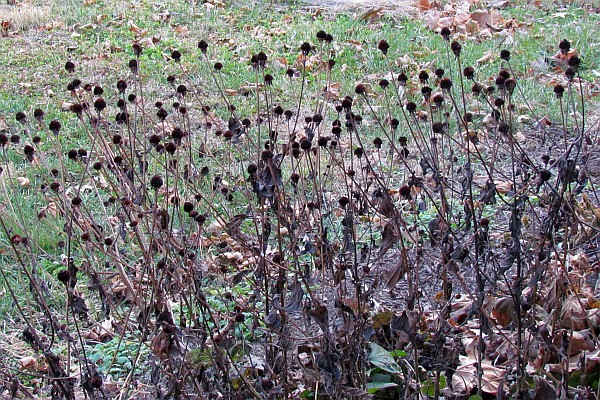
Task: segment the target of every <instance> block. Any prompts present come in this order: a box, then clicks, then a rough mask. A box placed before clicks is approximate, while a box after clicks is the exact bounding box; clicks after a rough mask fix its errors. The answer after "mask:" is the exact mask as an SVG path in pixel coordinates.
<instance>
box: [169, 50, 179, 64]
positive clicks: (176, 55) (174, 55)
mask: <svg viewBox="0 0 600 400" xmlns="http://www.w3.org/2000/svg"><path fill="white" fill-rule="evenodd" d="M171 58H172V59H173V60H175V62H179V61H181V52H180V51H179V50H173V52H171Z"/></svg>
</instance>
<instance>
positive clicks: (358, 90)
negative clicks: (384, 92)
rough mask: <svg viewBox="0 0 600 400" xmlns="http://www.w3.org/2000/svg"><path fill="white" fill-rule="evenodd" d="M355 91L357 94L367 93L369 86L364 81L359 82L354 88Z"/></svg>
mask: <svg viewBox="0 0 600 400" xmlns="http://www.w3.org/2000/svg"><path fill="white" fill-rule="evenodd" d="M354 93H356V94H366V93H367V86H366V85H364V84H362V83H359V84H358V85H356V87H355V88H354Z"/></svg>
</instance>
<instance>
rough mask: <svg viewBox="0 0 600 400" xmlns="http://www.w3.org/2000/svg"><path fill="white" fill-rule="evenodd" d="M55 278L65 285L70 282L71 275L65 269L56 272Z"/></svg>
mask: <svg viewBox="0 0 600 400" xmlns="http://www.w3.org/2000/svg"><path fill="white" fill-rule="evenodd" d="M56 277H57V278H58V280H59V281H60V282H62V283H64V284H65V285H66V284H67V283H69V281H70V280H71V274H70V273H69V271H68V270H66V269H61V270H60V271H58V273H57V274H56Z"/></svg>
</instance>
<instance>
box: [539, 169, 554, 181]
mask: <svg viewBox="0 0 600 400" xmlns="http://www.w3.org/2000/svg"><path fill="white" fill-rule="evenodd" d="M550 178H552V173H551V172H550V171H548V170H547V169H542V170H540V180H541V181H542V182H548V181H549V180H550Z"/></svg>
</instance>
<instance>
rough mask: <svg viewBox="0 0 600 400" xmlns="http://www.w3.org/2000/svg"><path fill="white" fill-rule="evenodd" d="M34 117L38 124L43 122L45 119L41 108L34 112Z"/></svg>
mask: <svg viewBox="0 0 600 400" xmlns="http://www.w3.org/2000/svg"><path fill="white" fill-rule="evenodd" d="M33 116H34V117H35V119H37V120H38V122H42V120H43V119H44V111H43V110H42V109H41V108H36V109H35V110H33Z"/></svg>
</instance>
